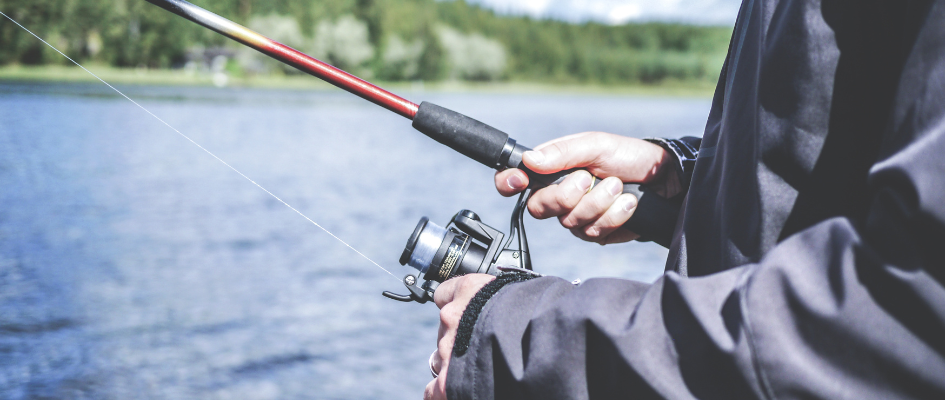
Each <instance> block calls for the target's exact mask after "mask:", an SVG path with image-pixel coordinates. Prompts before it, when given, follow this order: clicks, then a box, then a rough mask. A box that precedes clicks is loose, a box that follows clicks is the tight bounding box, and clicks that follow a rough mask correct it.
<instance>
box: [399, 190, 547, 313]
mask: <svg viewBox="0 0 945 400" xmlns="http://www.w3.org/2000/svg"><path fill="white" fill-rule="evenodd" d="M518 209H519V207H516V211H517V212H518ZM519 218H520V217H519ZM514 222H517V221H516V218H515V216H514V215H513V229H515V227H516V225H518V224H516V223H514ZM519 236H521V234H520V235H519ZM504 239H505V234H504V233H502V232H500V231H499V230H498V229H495V228H493V227H491V226H489V225H486V224H485V223H483V222H482V220H480V219H479V216H478V215H476V213H474V212H472V211H469V210H462V211H460V212H458V213H456V215H454V216H453V218H452V219H451V220H450V222H449V223H448V224H447V225H446V227H445V228H443V227H440V226H439V225H437V224H436V223H434V222H432V221H430V220H429V218H427V217H423V218H421V219H420V222H419V223H418V224H417V227H416V228H415V229H414V231H413V234H412V235H410V239H408V240H407V246H406V247H405V248H404V252H403V254H401V256H400V264H401V265H409V266H411V267H413V268H415V269H416V270H417V271H418V274H417V276H414V275H407V276H406V277H404V281H403V282H404V285H405V286H406V287H407V289H408V290H409V291H410V293H409V294H407V295H399V294H396V293H392V292H384V293H383V294H384V296H386V297H388V298H391V299H394V300H398V301H403V302H411V301H416V302H418V303H426V302H427V301H430V300H433V292H434V291H435V290H436V287H437V286H438V285H439V284H440V283H442V282H444V281H446V280H448V279H450V278H453V277H455V276H460V275H465V274H474V273H480V274H490V275H498V274H499V273H500V272H501V271H500V270H499V268H500V267H503V268H520V269H521V268H524V269H531V265H530V264H531V262H530V257H528V249H527V246H526V247H525V248H524V250H523V248H522V247H521V246H520V249H518V250H512V249H509V248H508V247H509V243H510V242H511V240H510V241H509V242H508V243H506V244H505V247H503V240H504Z"/></svg>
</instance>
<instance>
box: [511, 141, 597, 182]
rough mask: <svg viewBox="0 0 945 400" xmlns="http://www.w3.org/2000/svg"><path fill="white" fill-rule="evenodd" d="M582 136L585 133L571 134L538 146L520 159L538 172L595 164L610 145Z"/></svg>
mask: <svg viewBox="0 0 945 400" xmlns="http://www.w3.org/2000/svg"><path fill="white" fill-rule="evenodd" d="M583 136H585V135H580V136H579V135H572V136H571V137H565V138H561V139H559V140H555V141H552V142H550V143H546V144H544V145H541V146H538V147H537V148H536V149H535V150H532V151H526V152H525V153H524V154H522V161H523V162H524V163H525V166H527V167H528V168H529V169H531V170H532V171H535V172H537V173H539V174H550V173H554V172H558V171H563V170H566V169H571V168H583V167H588V166H592V165H595V163H596V162H597V160H600V158H601V155H602V154H603V152H605V151H608V149H609V147H610V146H607V145H602V143H600V142H599V141H595V140H587V138H585V137H583ZM582 139H583V140H582Z"/></svg>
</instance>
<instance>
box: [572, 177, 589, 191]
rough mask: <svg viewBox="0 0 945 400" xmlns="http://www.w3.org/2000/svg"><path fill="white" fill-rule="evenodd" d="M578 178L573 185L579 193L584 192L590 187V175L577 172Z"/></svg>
mask: <svg viewBox="0 0 945 400" xmlns="http://www.w3.org/2000/svg"><path fill="white" fill-rule="evenodd" d="M578 174H579V176H578V177H577V179H576V180H575V181H574V184H575V185H576V186H577V188H578V189H579V190H580V191H581V192H586V191H587V189H589V188H590V187H591V175H590V174H584V173H580V172H578Z"/></svg>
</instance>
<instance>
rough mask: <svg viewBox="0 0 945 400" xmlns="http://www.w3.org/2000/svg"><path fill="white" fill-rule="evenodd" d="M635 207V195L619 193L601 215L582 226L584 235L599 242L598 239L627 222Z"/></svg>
mask: <svg viewBox="0 0 945 400" xmlns="http://www.w3.org/2000/svg"><path fill="white" fill-rule="evenodd" d="M636 208H637V198H636V196H634V195H632V194H630V193H626V194H621V195H619V196H618V197H617V199H616V200H614V202H613V204H611V205H610V208H608V209H607V210H606V211H605V212H604V214H603V215H601V216H600V217H599V218H597V220H596V221H594V222H592V223H591V224H588V225H587V226H584V227H583V229H584V235H585V236H587V238H588V239H590V240H592V241H595V242H598V243H599V240H600V239H603V238H606V237H607V236H608V235H610V234H612V233H613V232H614V231H616V230H617V228H620V227H621V226H623V224H625V223H627V221H628V220H629V219H630V217H631V216H632V215H633V212H634V211H636ZM627 232H629V231H627Z"/></svg>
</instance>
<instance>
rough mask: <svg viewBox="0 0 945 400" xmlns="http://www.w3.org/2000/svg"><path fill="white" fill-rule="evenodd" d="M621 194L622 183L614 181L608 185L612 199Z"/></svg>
mask: <svg viewBox="0 0 945 400" xmlns="http://www.w3.org/2000/svg"><path fill="white" fill-rule="evenodd" d="M621 193H623V182H621V181H620V180H619V179H614V180H613V182H611V184H610V194H611V195H613V196H614V197H617V196H619V195H620V194H621Z"/></svg>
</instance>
